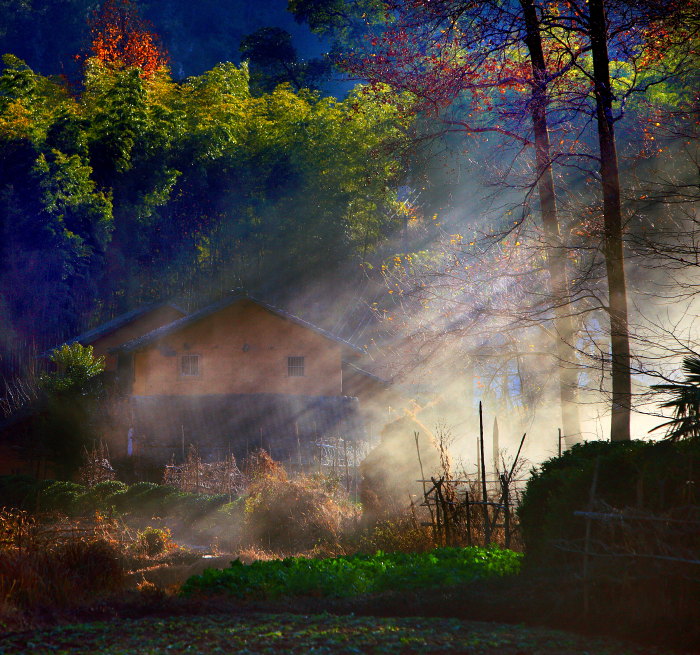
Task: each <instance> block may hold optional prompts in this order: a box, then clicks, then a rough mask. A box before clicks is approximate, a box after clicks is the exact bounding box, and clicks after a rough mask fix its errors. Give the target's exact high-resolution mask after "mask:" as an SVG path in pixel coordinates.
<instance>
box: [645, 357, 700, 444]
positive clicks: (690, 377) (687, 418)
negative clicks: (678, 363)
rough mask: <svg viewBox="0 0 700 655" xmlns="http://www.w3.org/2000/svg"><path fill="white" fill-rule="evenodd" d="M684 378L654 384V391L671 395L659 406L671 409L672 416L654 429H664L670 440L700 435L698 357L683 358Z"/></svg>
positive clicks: (699, 374) (699, 373)
mask: <svg viewBox="0 0 700 655" xmlns="http://www.w3.org/2000/svg"><path fill="white" fill-rule="evenodd" d="M683 371H684V372H685V380H684V381H682V382H676V383H673V384H656V385H654V386H652V389H654V390H655V391H661V392H664V393H667V394H669V395H670V396H671V399H670V400H668V401H667V402H665V403H663V404H662V405H661V407H663V408H666V409H672V410H673V418H672V419H671V420H670V421H667V422H666V423H662V424H661V425H658V426H657V427H655V428H654V430H661V429H662V428H665V429H666V436H667V438H668V439H670V440H672V441H677V440H678V439H685V438H687V437H698V436H700V357H699V356H698V355H692V356H689V357H685V358H684V359H683Z"/></svg>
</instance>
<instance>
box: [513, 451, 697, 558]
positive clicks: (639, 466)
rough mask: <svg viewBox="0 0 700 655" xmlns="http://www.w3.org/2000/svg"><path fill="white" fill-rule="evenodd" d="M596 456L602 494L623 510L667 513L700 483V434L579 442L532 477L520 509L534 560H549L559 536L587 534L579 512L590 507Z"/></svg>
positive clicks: (688, 497) (529, 553) (568, 537)
mask: <svg viewBox="0 0 700 655" xmlns="http://www.w3.org/2000/svg"><path fill="white" fill-rule="evenodd" d="M596 461H598V462H599V463H598V464H597V466H598V482H597V490H596V498H597V499H598V500H599V501H600V502H604V503H606V504H607V505H610V506H612V507H616V508H619V509H622V508H625V507H635V508H637V509H640V510H641V509H643V510H647V511H651V512H657V513H658V512H664V511H667V510H669V509H672V508H674V507H679V506H681V505H685V504H689V503H690V502H691V501H692V498H691V494H693V493H694V491H693V490H694V489H695V488H697V487H698V485H699V484H700V438H695V439H686V440H684V441H680V442H678V443H673V442H669V441H662V442H644V441H630V442H607V441H594V442H589V443H585V444H577V445H575V446H574V447H573V448H571V450H569V451H567V452H566V453H564V454H563V455H562V456H561V457H556V458H553V459H550V460H548V461H546V462H544V463H543V464H542V465H541V466H540V467H539V469H537V470H535V471H533V474H532V477H531V478H530V480H529V481H528V484H527V487H526V489H525V493H524V494H523V498H522V503H521V505H520V508H519V511H518V514H519V517H520V521H521V528H522V535H523V540H524V543H525V548H526V553H527V558H528V560H529V561H533V562H537V561H543V562H544V561H546V560H547V559H548V558H549V557H551V556H552V554H553V550H552V545H553V543H554V542H555V541H561V540H575V539H580V538H582V536H583V531H584V529H585V523H584V521H583V520H582V519H581V518H578V517H575V516H574V511H576V510H585V509H587V507H588V502H589V496H590V489H591V484H592V480H593V473H594V470H595V468H596Z"/></svg>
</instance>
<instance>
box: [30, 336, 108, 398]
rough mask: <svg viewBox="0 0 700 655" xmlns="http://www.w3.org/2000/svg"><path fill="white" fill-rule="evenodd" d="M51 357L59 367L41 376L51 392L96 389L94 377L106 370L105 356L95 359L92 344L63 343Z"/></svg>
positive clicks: (43, 383) (42, 383)
mask: <svg viewBox="0 0 700 655" xmlns="http://www.w3.org/2000/svg"><path fill="white" fill-rule="evenodd" d="M49 359H50V360H51V362H53V363H54V364H55V366H56V369H57V370H56V372H55V373H47V374H45V375H43V376H42V378H41V386H42V388H43V389H44V391H46V392H47V393H49V394H65V393H73V394H77V395H85V394H87V393H89V392H90V391H92V390H94V385H93V382H94V378H95V377H96V376H98V375H99V374H100V373H102V372H103V371H104V357H98V358H97V359H95V356H94V355H93V352H92V346H83V345H82V344H80V343H71V344H67V343H66V344H63V345H62V346H61V347H60V348H56V349H54V350H53V352H52V353H51V355H50V356H49Z"/></svg>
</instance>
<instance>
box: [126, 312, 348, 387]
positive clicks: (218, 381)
mask: <svg viewBox="0 0 700 655" xmlns="http://www.w3.org/2000/svg"><path fill="white" fill-rule="evenodd" d="M341 348H342V346H341V345H340V344H337V343H335V342H333V341H331V340H329V339H327V338H326V337H323V336H321V335H320V334H317V333H316V332H314V331H313V330H310V329H308V328H305V327H303V326H301V325H298V324H296V323H294V322H293V321H289V320H287V319H284V318H282V317H280V316H277V315H276V314H274V313H272V312H270V311H268V310H267V309H265V308H264V307H261V306H260V305H257V304H255V303H254V302H252V301H249V300H241V301H240V302H237V303H234V304H233V305H230V306H228V307H226V308H224V309H222V310H220V311H218V312H216V313H215V314H212V315H210V316H208V317H205V318H203V319H201V320H200V321H197V322H196V323H194V324H192V325H190V326H188V327H185V328H183V329H181V330H179V331H178V332H177V333H174V334H170V335H168V336H166V337H164V338H163V339H161V340H160V341H158V342H157V343H154V344H151V345H149V346H148V347H146V348H144V349H143V350H141V351H137V352H136V353H135V355H134V382H133V386H132V394H134V395H137V396H151V395H201V394H249V393H284V394H292V395H308V396H340V395H342V374H341ZM186 354H192V355H199V356H200V360H199V366H200V374H199V376H197V377H183V376H181V375H180V358H181V357H182V355H186ZM290 356H291V357H304V364H305V367H304V376H303V377H289V376H288V374H287V373H288V371H287V358H288V357H290Z"/></svg>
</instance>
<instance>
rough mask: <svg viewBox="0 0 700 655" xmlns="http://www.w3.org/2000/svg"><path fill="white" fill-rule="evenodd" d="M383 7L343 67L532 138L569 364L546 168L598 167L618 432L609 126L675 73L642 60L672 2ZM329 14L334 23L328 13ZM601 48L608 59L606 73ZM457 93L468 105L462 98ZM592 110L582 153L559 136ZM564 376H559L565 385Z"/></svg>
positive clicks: (622, 406)
mask: <svg viewBox="0 0 700 655" xmlns="http://www.w3.org/2000/svg"><path fill="white" fill-rule="evenodd" d="M319 4H320V5H322V6H323V7H324V8H326V9H327V8H329V7H331V6H332V7H333V8H334V7H336V6H337V5H338V2H335V3H333V2H320V0H319V2H316V3H312V5H313V7H314V8H315V11H316V13H315V16H316V17H318V16H320V15H322V12H321V11H320V10H319V8H318V5H319ZM345 6H346V7H347V4H346V5H345ZM385 7H386V11H385V14H384V20H383V25H382V28H381V29H380V30H379V32H378V33H371V34H370V36H369V37H368V39H367V40H366V43H364V44H362V45H360V46H358V45H357V44H355V45H356V47H355V51H354V52H350V53H349V54H348V55H347V60H346V61H345V62H343V65H344V66H345V67H346V68H347V69H348V70H351V71H352V72H354V73H355V74H356V75H357V76H360V77H366V78H368V79H370V80H374V81H382V82H385V83H387V84H390V85H391V86H392V87H394V88H400V89H402V90H407V91H410V92H412V93H413V94H415V96H416V97H418V98H419V99H420V101H422V105H423V106H424V107H425V109H428V110H432V112H433V113H434V114H437V115H440V116H441V117H442V118H443V120H445V123H446V125H447V126H448V129H462V130H464V131H465V132H467V133H469V134H472V135H474V134H485V133H492V134H496V135H502V136H503V137H509V138H511V139H513V140H514V141H515V142H516V143H519V144H522V146H523V149H529V148H530V146H532V145H534V153H535V161H536V166H535V170H534V173H535V176H534V179H535V182H534V184H535V185H536V186H537V189H538V194H539V200H540V210H541V214H542V219H543V224H544V228H545V239H544V245H545V247H546V250H547V253H548V261H549V263H548V266H549V272H550V307H551V308H552V309H553V310H554V311H555V313H556V320H555V324H556V326H557V329H556V331H557V333H558V337H559V339H560V343H559V359H560V361H562V362H571V361H576V358H575V357H573V358H572V357H571V356H565V353H566V351H567V346H566V344H568V351H569V353H570V354H571V353H572V350H571V348H573V347H574V346H575V339H574V338H573V337H574V334H575V332H574V329H573V323H572V321H571V314H572V313H577V312H578V311H579V310H580V309H583V311H590V309H586V308H585V307H583V308H575V307H572V306H570V305H569V303H570V302H571V301H572V300H575V294H572V293H571V289H570V287H569V284H568V281H567V266H566V258H567V257H568V256H569V255H570V254H573V253H572V252H571V251H569V252H566V249H567V248H568V247H569V246H568V244H567V243H566V242H565V241H562V239H561V235H560V224H561V220H560V217H559V216H558V213H557V207H556V194H555V185H554V183H553V179H552V165H553V164H555V163H556V165H557V166H559V167H560V168H561V167H563V166H565V165H568V164H569V163H570V164H571V166H572V169H573V168H576V169H579V170H581V169H585V168H587V166H586V165H585V162H587V161H593V162H597V165H598V167H599V168H598V170H597V171H590V176H591V178H593V177H595V178H596V181H597V183H598V184H599V188H600V195H601V198H602V219H603V220H602V223H603V230H602V232H601V236H602V254H603V257H604V263H605V268H606V273H607V276H606V279H607V284H608V289H607V302H606V303H604V305H603V306H604V309H605V311H606V312H607V313H608V316H609V324H610V331H609V336H610V342H611V346H610V350H611V355H610V359H611V373H612V419H611V432H610V434H611V438H612V439H614V440H627V439H629V438H630V428H629V421H630V412H631V404H632V392H631V359H630V345H629V319H628V310H627V298H626V294H627V283H626V279H625V267H624V254H623V232H624V217H623V213H622V205H621V184H620V176H619V165H618V155H617V144H616V138H615V123H616V122H617V121H618V120H619V119H620V118H621V117H622V116H623V115H624V111H625V107H626V101H627V100H628V99H629V98H631V97H633V95H634V94H635V93H637V94H640V93H645V92H647V91H648V90H649V89H650V88H652V87H653V86H654V85H657V84H659V83H660V82H661V81H662V80H663V79H664V78H665V77H666V78H667V77H668V76H669V75H673V74H674V73H676V72H677V70H678V68H677V67H676V70H675V71H674V70H673V69H672V68H667V69H666V70H665V71H659V70H656V71H652V69H653V68H654V67H653V65H650V64H653V63H654V60H655V59H656V55H654V54H653V52H654V50H655V49H656V50H658V44H653V43H652V42H653V40H654V39H658V35H659V34H668V32H667V31H666V30H665V29H664V28H663V27H662V28H659V21H660V19H662V18H664V17H666V16H667V15H668V14H669V13H673V12H676V11H677V10H678V7H676V5H675V4H674V3H671V2H669V3H661V4H659V3H626V2H619V3H614V4H613V3H605V2H603V0H595V1H593V2H590V3H589V2H586V3H584V2H569V3H566V5H565V6H559V5H558V4H553V3H538V2H534V1H533V0H520V1H519V2H517V3H516V2H506V3H495V2H494V3H490V2H485V3H463V2H459V1H449V0H448V1H444V2H442V1H440V2H423V1H414V2H399V1H397V2H387V3H385ZM606 9H609V11H608V12H607V14H606ZM333 16H334V18H333V20H336V18H335V17H336V16H337V14H336V13H335V12H334V13H333ZM522 46H525V49H526V50H525V52H523V49H522ZM611 48H612V49H613V51H614V52H615V55H616V58H617V61H616V62H615V69H616V70H615V74H614V76H613V74H612V73H611V65H610V61H609V51H610V49H611ZM358 52H359V53H358ZM650 53H652V55H651V56H650ZM524 55H526V56H527V60H529V63H530V68H531V75H530V76H526V75H524V71H523V67H522V64H523V63H524V61H527V60H525V59H524V57H523V56H524ZM523 89H529V90H530V99H529V101H528V102H527V103H525V104H523V103H520V105H518V102H517V95H516V94H514V92H516V91H519V92H520V93H521V95H522V90H523ZM465 92H466V93H468V94H469V100H468V101H465V100H464V94H465ZM496 92H497V93H500V95H501V97H500V98H499V96H498V94H497V93H496ZM419 104H420V103H419ZM525 113H527V114H529V116H530V119H531V130H532V133H531V134H532V137H530V136H529V135H528V134H527V133H526V132H524V131H523V123H522V118H523V116H524V115H525ZM591 115H592V116H593V117H594V120H595V125H596V135H595V136H596V138H597V142H598V144H597V153H596V152H595V151H591V150H590V149H588V147H589V143H590V142H588V143H587V142H585V141H584V140H583V139H581V140H579V139H580V137H579V136H575V137H574V136H568V134H571V135H573V134H576V133H578V134H579V135H580V134H586V132H587V131H588V123H589V117H590V116H591ZM552 125H554V126H555V127H556V129H557V131H558V132H559V133H560V134H561V135H562V136H561V137H560V141H559V145H560V146H561V145H562V144H564V145H565V147H564V148H561V147H559V148H556V149H554V152H553V151H552V147H551V143H550V139H549V132H550V131H551V129H552ZM567 142H568V143H569V144H570V147H569V148H568V152H567V148H566V143H567ZM573 144H580V145H583V146H584V147H583V148H580V147H573ZM509 168H511V169H512V168H513V163H509ZM590 201H593V202H595V200H593V199H591V200H589V202H590ZM511 229H512V228H511ZM567 305H568V306H567ZM573 373H574V372H573V371H572V370H571V369H570V368H569V367H567V366H564V367H563V370H562V372H561V374H562V385H561V387H562V394H561V395H562V408H563V410H564V411H563V414H564V415H566V409H565V407H566V406H567V405H569V404H571V405H575V402H573V403H571V402H570V401H571V398H570V397H569V398H567V397H566V396H567V394H566V389H568V388H571V387H572V384H571V382H574V380H575V375H573ZM564 378H568V379H569V383H564ZM573 386H575V384H574V385H573ZM564 419H566V416H564Z"/></svg>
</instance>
